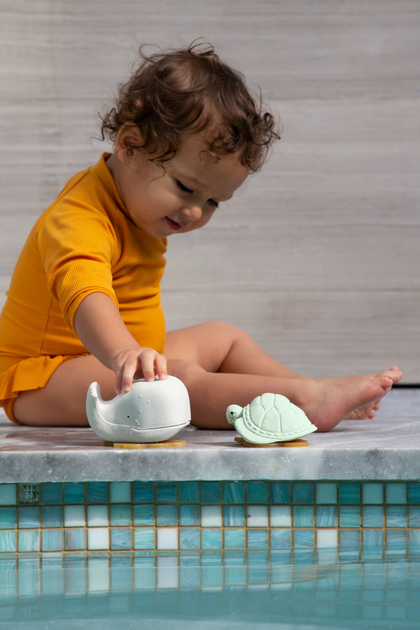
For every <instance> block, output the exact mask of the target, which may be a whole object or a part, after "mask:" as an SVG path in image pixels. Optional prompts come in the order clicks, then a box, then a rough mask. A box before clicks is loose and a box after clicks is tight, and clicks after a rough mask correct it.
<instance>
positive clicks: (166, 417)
mask: <svg viewBox="0 0 420 630" xmlns="http://www.w3.org/2000/svg"><path fill="white" fill-rule="evenodd" d="M86 413H87V417H88V420H89V424H90V426H91V428H92V429H93V430H94V432H95V433H96V435H98V436H99V437H100V438H102V439H103V440H106V441H109V442H127V443H137V444H138V443H150V442H159V441H162V440H169V439H170V438H171V437H173V436H174V435H175V434H176V433H178V431H180V430H181V429H183V428H184V427H186V426H187V424H189V423H190V421H191V407H190V399H189V396H188V391H187V388H186V387H185V385H184V383H183V382H182V381H180V380H179V379H178V378H176V377H175V376H167V378H166V379H162V380H159V379H157V378H156V379H155V380H154V381H146V380H145V379H144V378H142V379H139V380H137V381H134V382H133V386H132V388H131V389H130V391H129V392H123V393H122V394H118V395H117V396H115V398H113V399H112V400H102V398H101V390H100V388H99V384H98V383H91V385H90V386H89V389H88V392H87V398H86Z"/></svg>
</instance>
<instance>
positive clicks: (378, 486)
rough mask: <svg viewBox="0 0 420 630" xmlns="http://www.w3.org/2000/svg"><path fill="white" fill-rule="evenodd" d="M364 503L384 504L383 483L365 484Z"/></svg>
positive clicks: (363, 489) (363, 491)
mask: <svg viewBox="0 0 420 630" xmlns="http://www.w3.org/2000/svg"><path fill="white" fill-rule="evenodd" d="M362 499H363V503H369V504H374V505H379V504H382V503H383V501H384V485H383V483H372V482H369V483H363V484H362Z"/></svg>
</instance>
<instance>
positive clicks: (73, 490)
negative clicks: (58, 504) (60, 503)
mask: <svg viewBox="0 0 420 630" xmlns="http://www.w3.org/2000/svg"><path fill="white" fill-rule="evenodd" d="M84 501H85V484H84V483H65V484H64V503H69V504H71V503H84Z"/></svg>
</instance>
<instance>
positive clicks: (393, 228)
mask: <svg viewBox="0 0 420 630" xmlns="http://www.w3.org/2000/svg"><path fill="white" fill-rule="evenodd" d="M0 12H1V20H0V29H1V30H0V45H1V53H2V54H1V57H0V64H1V65H0V108H1V109H0V138H1V151H0V246H1V255H0V291H1V296H2V297H1V298H0V307H1V304H2V303H3V301H4V292H5V290H6V289H7V287H8V283H9V280H10V275H11V273H12V270H13V266H14V263H15V260H16V258H17V255H18V253H19V251H20V248H21V246H22V244H23V242H24V240H25V238H26V235H27V233H28V232H29V230H30V228H31V226H32V224H33V222H34V221H35V219H36V217H37V216H38V215H39V214H40V213H41V212H42V211H43V210H44V209H45V208H46V207H47V206H48V205H49V204H50V203H51V201H52V200H53V199H54V198H55V196H56V194H57V193H58V192H59V190H60V189H61V188H62V186H63V185H64V183H65V182H66V181H67V180H68V179H69V177H70V176H72V175H73V174H74V173H75V172H77V171H79V170H81V169H83V168H85V167H86V166H88V165H90V164H93V163H94V162H96V161H97V159H98V158H99V155H100V153H101V152H102V151H103V150H109V146H108V145H104V143H101V142H99V141H98V140H95V139H94V136H95V135H96V136H97V135H98V128H99V126H98V123H97V120H96V119H95V113H96V112H97V111H98V110H101V109H102V107H103V105H104V104H105V103H109V102H110V100H111V99H112V95H113V93H114V91H115V89H116V86H117V84H118V83H119V82H120V81H123V80H125V79H126V78H127V77H128V76H129V72H130V66H131V64H132V63H133V61H134V60H135V56H136V50H137V48H138V46H139V45H140V44H143V43H145V42H152V43H157V44H159V45H160V46H162V47H168V46H175V47H178V46H180V45H183V44H188V43H190V42H191V41H192V40H193V39H194V38H196V37H200V36H203V37H204V38H205V39H206V40H208V41H211V42H212V43H214V45H215V46H216V49H217V51H218V52H219V53H220V55H221V56H222V57H223V58H224V59H225V60H227V61H228V62H230V63H231V64H232V65H233V66H234V67H236V68H238V69H239V70H241V71H242V72H243V73H244V74H245V75H246V76H247V79H248V84H249V85H250V87H251V88H252V89H256V90H257V89H258V86H260V87H261V90H262V93H263V96H264V100H265V101H266V102H268V103H269V104H270V107H271V108H272V110H273V111H274V113H275V114H277V115H280V117H281V120H282V122H283V125H284V130H283V137H282V140H281V142H279V143H277V145H276V147H275V149H274V151H273V154H272V156H271V159H270V161H269V162H268V164H267V165H266V167H265V168H264V169H263V171H262V172H261V173H259V174H257V175H253V176H252V177H251V178H250V179H249V180H248V181H247V183H246V184H245V186H244V187H243V189H242V190H241V191H239V192H238V193H237V195H236V196H235V198H234V199H233V200H232V201H231V202H229V203H228V204H225V205H224V206H222V207H221V208H220V210H219V211H218V212H217V213H216V215H215V217H214V219H213V220H212V222H211V223H210V224H209V225H208V226H206V228H205V229H203V230H201V231H198V232H196V233H193V234H189V235H183V236H182V235H177V236H173V237H172V238H171V239H170V240H169V250H168V268H167V272H166V275H165V278H164V283H163V303H164V307H165V312H166V317H167V325H168V329H172V328H179V327H183V326H188V325H191V324H194V323H198V322H204V321H208V320H213V319H219V320H226V321H230V322H232V323H233V324H235V325H237V326H239V327H241V328H243V329H244V330H246V331H247V332H248V333H249V334H251V335H252V336H253V337H254V338H255V339H256V340H257V341H258V342H259V343H260V344H261V345H262V347H263V348H264V349H265V350H267V351H268V352H269V353H271V354H272V355H273V356H275V357H276V358H277V359H278V360H280V361H282V362H283V363H285V364H286V365H287V366H288V367H290V368H291V369H294V370H296V371H299V372H301V373H304V374H307V375H310V376H314V377H326V376H340V375H345V374H349V373H364V372H377V371H380V370H382V369H386V368H388V367H389V366H390V365H391V364H392V363H397V364H399V365H400V367H401V368H402V369H403V370H404V372H405V379H404V382H406V383H420V360H419V354H420V353H419V349H420V342H419V339H420V300H419V290H420V283H419V278H420V239H419V232H420V213H419V201H420V178H419V154H420V150H419V131H420V124H419V112H420V107H419V104H420V103H419V101H420V89H419V88H420V3H419V2H418V0H399V1H398V2H395V1H394V0H341V1H340V2H337V1H336V0H259V1H258V2H256V1H255V0H254V1H253V2H251V1H250V0H212V1H210V2H209V1H208V0H178V1H177V2H170V1H169V0H153V2H145V0H119V2H114V1H111V0H101V1H100V2H99V1H98V0H83V1H82V0H0Z"/></svg>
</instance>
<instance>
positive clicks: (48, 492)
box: [41, 483, 63, 505]
mask: <svg viewBox="0 0 420 630" xmlns="http://www.w3.org/2000/svg"><path fill="white" fill-rule="evenodd" d="M41 501H42V503H43V504H44V505H45V504H48V505H55V504H58V503H63V484H62V483H43V484H42V485H41Z"/></svg>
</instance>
